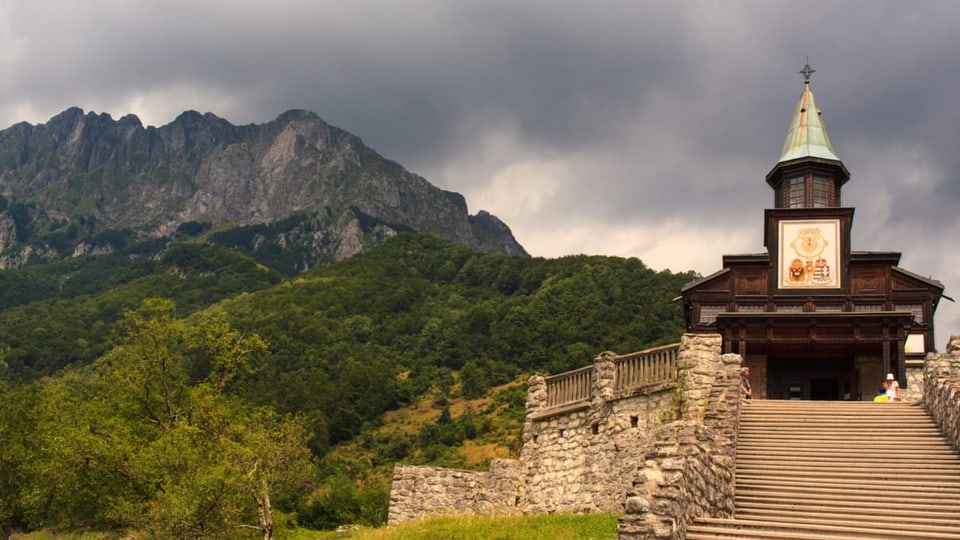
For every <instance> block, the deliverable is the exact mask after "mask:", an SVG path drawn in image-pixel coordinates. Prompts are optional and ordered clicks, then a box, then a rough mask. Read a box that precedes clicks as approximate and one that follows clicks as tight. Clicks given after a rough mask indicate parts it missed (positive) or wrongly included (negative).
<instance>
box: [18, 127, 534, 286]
mask: <svg viewBox="0 0 960 540" xmlns="http://www.w3.org/2000/svg"><path fill="white" fill-rule="evenodd" d="M292 216H305V217H304V218H303V219H294V220H292V221H290V223H291V227H292V229H289V230H284V229H283V227H282V226H276V224H277V223H283V222H284V220H288V221H289V218H291V217H292ZM187 223H204V224H206V225H208V226H209V227H212V228H213V229H214V230H221V231H222V230H223V229H225V228H229V227H235V226H236V227H244V226H245V227H250V226H253V225H269V226H270V227H269V233H270V234H271V235H272V236H270V237H263V238H261V239H260V241H261V242H263V241H268V242H275V243H277V244H278V245H283V244H284V243H285V242H288V241H292V240H294V238H293V237H295V239H296V240H297V241H298V242H299V245H301V247H306V246H309V247H308V248H307V251H308V252H309V253H306V254H305V255H304V256H305V257H306V258H308V259H310V260H309V261H308V260H304V262H303V264H302V265H300V267H299V270H303V269H306V268H307V267H309V266H311V265H312V264H315V263H317V262H324V261H327V260H338V259H340V258H343V257H346V256H349V255H352V254H355V253H357V252H360V251H364V250H366V249H369V248H371V247H373V246H375V245H377V244H378V243H379V242H380V241H382V240H383V239H384V238H386V237H389V236H391V235H393V234H396V233H397V232H399V231H403V230H412V231H421V232H433V233H436V234H439V235H441V236H444V237H446V238H449V239H451V240H454V241H456V242H460V243H463V244H465V245H468V246H471V247H473V248H475V249H477V250H480V251H485V252H496V253H505V254H510V255H526V252H525V251H524V249H523V248H522V247H521V246H520V245H519V244H518V243H517V241H516V240H515V239H514V237H513V235H512V234H511V232H510V230H509V228H508V227H507V226H506V225H505V224H503V222H501V221H500V220H498V219H497V218H496V217H495V216H493V215H491V214H489V213H487V212H483V211H481V212H480V213H479V214H477V215H475V216H471V215H469V214H468V213H467V205H466V202H465V200H464V198H463V197H462V196H461V195H460V194H458V193H453V192H449V191H444V190H441V189H439V188H437V187H435V186H433V185H431V184H430V183H429V182H427V181H426V180H425V179H424V178H422V177H420V176H417V175H415V174H412V173H410V172H408V171H406V170H404V169H403V167H401V166H400V165H399V164H397V163H395V162H393V161H390V160H388V159H385V158H383V157H382V156H380V155H379V154H377V153H376V152H374V151H373V150H371V149H370V148H368V147H366V146H365V145H364V144H363V142H362V141H361V140H360V139H359V138H358V137H356V136H354V135H351V134H350V133H347V132H345V131H343V130H340V129H338V128H335V127H333V126H330V125H328V124H327V123H325V122H324V121H323V120H321V119H320V118H319V117H318V116H317V115H316V114H314V113H311V112H307V111H298V110H294V111H288V112H286V113H284V114H282V115H280V116H279V117H278V118H277V119H276V120H274V121H272V122H269V123H267V124H262V125H245V126H235V125H233V124H230V123H229V122H227V121H226V120H223V119H221V118H218V117H217V116H215V115H213V114H209V113H208V114H200V113H197V112H194V111H188V112H185V113H183V114H181V115H180V116H179V117H178V118H177V119H176V120H174V121H173V122H172V123H170V124H167V125H165V126H162V127H159V128H155V127H144V126H143V125H142V124H141V122H140V120H139V119H138V118H137V117H136V116H133V115H127V116H124V117H123V118H121V119H119V120H116V121H115V120H113V119H112V118H111V117H110V115H107V114H99V115H98V114H94V113H87V114H85V113H84V112H83V111H82V110H80V109H77V108H72V109H68V110H66V111H64V112H63V113H61V114H59V115H57V116H55V117H53V118H51V119H50V120H49V121H48V122H47V123H46V124H40V125H30V124H27V123H20V124H16V125H14V126H12V127H10V128H8V129H6V130H3V131H0V265H3V266H12V265H19V264H22V263H23V262H25V261H26V260H27V259H29V258H30V257H38V256H40V257H43V258H49V257H53V256H56V255H57V254H61V255H63V254H65V253H67V252H69V253H70V254H75V253H78V252H80V253H82V252H86V251H88V250H90V249H97V248H98V246H97V245H96V244H98V242H99V244H103V240H104V238H103V236H104V232H105V231H126V232H127V233H128V234H136V235H140V236H165V235H170V234H173V233H174V232H176V231H177V229H178V227H181V226H182V225H183V224H187ZM304 223H309V224H310V226H309V227H306V228H304ZM293 229H296V230H295V231H294V230H293ZM289 235H293V237H288V236H289ZM107 236H108V238H107V240H109V236H110V235H107ZM306 237H308V241H305V240H304V238H306ZM100 247H101V248H102V245H101V246H100Z"/></svg>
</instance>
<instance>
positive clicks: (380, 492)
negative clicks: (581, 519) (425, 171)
mask: <svg viewBox="0 0 960 540" xmlns="http://www.w3.org/2000/svg"><path fill="white" fill-rule="evenodd" d="M118 256H120V255H118V254H117V253H114V254H110V255H106V256H101V257H86V258H81V259H78V260H73V261H71V262H69V263H58V264H64V265H72V266H69V267H68V266H64V267H61V268H59V269H57V268H53V267H40V266H27V267H24V268H23V269H19V270H7V271H2V272H0V285H3V289H2V292H0V308H2V311H0V351H2V353H0V354H2V360H3V361H4V362H5V364H0V366H5V369H4V371H3V379H4V382H3V384H2V385H0V391H2V392H3V393H4V395H3V396H0V398H2V399H0V440H2V441H3V444H0V471H2V472H0V523H3V525H4V526H5V527H6V528H7V530H10V529H32V528H40V527H65V528H80V527H84V528H93V529H112V530H121V529H123V530H130V529H134V530H140V531H155V532H156V533H157V534H159V535H162V534H163V533H169V532H170V531H169V530H166V529H163V530H161V529H162V527H161V526H160V525H159V524H160V523H163V524H169V523H171V520H173V522H176V523H180V524H181V526H182V527H183V529H182V531H188V532H189V531H196V530H211V531H212V530H223V529H218V527H230V524H231V523H240V522H242V523H245V524H250V525H253V526H255V527H259V528H260V529H261V530H262V528H263V527H265V525H264V524H263V523H262V521H261V522H258V517H257V516H258V515H262V513H258V506H259V510H262V508H263V504H264V501H265V500H266V501H267V504H269V501H270V500H272V501H273V505H274V506H273V508H274V514H276V515H277V516H280V517H283V519H285V520H292V521H297V522H299V523H300V524H302V525H306V526H312V527H318V528H319V527H330V526H335V525H337V524H339V523H345V522H368V523H377V522H378V520H379V521H382V520H383V519H385V517H386V516H385V514H384V510H385V505H386V494H387V486H386V483H385V482H386V480H385V476H384V475H385V471H388V470H389V466H390V464H391V463H392V461H396V460H405V461H416V462H446V461H445V460H449V454H448V453H446V452H445V450H444V449H445V448H451V447H457V446H459V445H462V444H465V443H466V442H468V441H470V440H476V439H480V438H482V437H484V436H488V437H489V436H490V434H491V433H493V432H496V431H497V423H498V422H499V421H500V420H498V419H499V418H501V417H507V416H510V415H512V417H513V418H514V419H515V420H516V419H517V418H518V416H517V415H518V414H522V403H523V396H524V394H525V388H524V387H523V385H522V383H518V381H522V380H523V379H522V377H523V376H524V375H526V374H529V373H532V372H550V373H555V372H560V371H565V370H568V369H572V368H575V367H579V366H582V365H585V364H587V363H589V362H590V361H591V360H592V358H593V356H595V355H596V353H598V352H600V351H603V350H613V351H617V352H630V351H634V350H639V349H642V348H645V347H648V346H653V345H659V344H663V343H668V342H673V341H676V340H677V339H678V338H679V336H680V334H681V332H682V331H683V326H684V325H683V320H682V309H681V306H680V305H679V304H678V303H675V302H672V299H673V298H675V297H676V296H677V295H678V293H679V290H680V288H681V287H682V286H683V285H684V284H686V283H687V282H689V281H691V280H692V279H694V278H695V277H696V276H694V275H693V274H691V273H682V274H674V273H671V272H669V271H663V272H656V271H653V270H651V269H649V268H646V267H645V266H644V265H643V263H642V262H640V261H639V260H636V259H624V258H617V257H599V256H571V257H564V258H560V259H541V258H520V257H510V256H504V255H491V254H479V253H476V252H474V251H471V250H470V249H468V248H465V247H462V246H460V245H457V244H454V243H452V242H449V241H446V240H442V239H440V238H439V237H436V236H432V235H427V234H400V235H398V236H397V237H395V238H393V239H391V240H389V241H387V242H386V243H385V244H384V245H383V246H381V247H379V248H377V249H375V250H373V251H371V252H369V253H366V254H361V255H358V256H355V257H353V258H350V259H347V260H345V261H341V262H339V263H337V264H334V265H332V266H329V267H325V268H322V269H318V270H315V271H312V272H309V273H307V274H304V275H301V276H299V277H296V278H293V279H282V278H281V277H280V275H279V274H278V273H276V272H274V271H272V270H269V269H267V268H264V267H263V266H262V265H258V264H257V263H256V262H255V261H253V260H252V259H250V258H248V257H246V256H244V255H240V254H238V253H235V252H232V251H230V250H228V249H226V248H222V247H214V246H207V245H203V244H198V243H179V244H174V245H173V246H172V247H171V248H169V249H167V250H165V251H164V252H163V254H162V255H161V256H159V257H142V258H137V257H135V256H134V255H133V254H129V253H128V254H126V255H123V256H122V257H123V258H122V259H115V258H112V257H118ZM131 257H132V258H131ZM123 261H126V263H123ZM131 261H132V262H131ZM14 290H16V291H17V292H15V293H14V292H11V291H14ZM155 297H163V298H164V299H163V300H160V299H157V298H155ZM511 382H513V384H512V385H511V384H508V383H511ZM500 385H505V386H500ZM496 387H499V388H497V390H496V391H493V389H494V388H496ZM424 400H426V401H424ZM469 400H474V401H469ZM455 401H456V402H457V403H460V404H463V403H467V405H466V406H465V408H464V407H460V408H456V407H452V406H451V405H452V404H453V403H454V402H455ZM423 403H428V404H429V405H430V406H431V407H435V408H436V414H435V415H433V416H431V417H430V420H429V422H427V423H425V424H424V425H423V426H419V427H418V426H413V427H408V428H407V429H405V430H392V431H390V433H389V434H388V433H386V432H383V431H377V429H378V426H383V425H384V423H385V422H388V417H389V416H390V415H395V413H390V415H387V416H385V413H388V412H389V411H396V410H399V409H402V408H404V407H408V406H411V405H416V404H421V405H422V404H423ZM481 406H483V407H484V409H483V410H480V409H479V407H481ZM58 411H70V414H63V413H62V412H58ZM502 415H505V416H502ZM66 434H69V435H66ZM516 435H518V433H517V432H516V431H514V432H512V435H499V436H501V437H504V436H513V437H515V436H516ZM271 441H273V442H271ZM505 444H506V445H508V446H509V445H510V444H512V443H510V442H509V441H508V442H506V443H505ZM338 448H339V449H346V448H349V449H350V450H349V451H343V450H338ZM135 449H142V450H135ZM187 450H189V451H187ZM273 450H277V452H274V451H273ZM308 454H309V456H312V465H310V464H309V461H305V459H306V457H308ZM171 456H180V457H181V458H180V459H179V461H178V460H176V459H173V458H172V457H171ZM211 456H220V457H217V458H216V459H213V458H212V457H211ZM344 456H352V457H351V458H350V460H348V461H344ZM244 467H247V468H246V470H244ZM53 471H59V472H56V473H55V472H53ZM44 486H46V487H44ZM212 486H219V487H218V488H217V489H220V490H226V491H230V493H231V497H226V496H224V497H216V496H214V495H211V493H212V492H211V490H213V489H214V488H213V487H212ZM214 491H216V490H214ZM226 491H224V492H223V493H226ZM237 492H242V493H247V496H246V497H239V498H236V500H234V498H232V496H233V495H235V494H236V493H237ZM269 494H272V495H273V496H272V498H271V497H267V496H266V495H269ZM250 495H253V496H250ZM243 501H247V503H246V504H245V503H244V502H243ZM255 501H256V502H255ZM204 504H205V505H207V506H206V507H205V508H208V511H207V512H206V513H202V515H200V514H197V511H196V509H197V508H199V507H202V506H203V505H204ZM198 505H199V506H198ZM191 509H192V510H191ZM165 526H167V525H164V527H165ZM158 527H159V528H158ZM182 531H181V532H182ZM177 534H180V533H177ZM183 534H187V533H183Z"/></svg>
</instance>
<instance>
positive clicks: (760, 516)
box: [737, 504, 958, 530]
mask: <svg viewBox="0 0 960 540" xmlns="http://www.w3.org/2000/svg"><path fill="white" fill-rule="evenodd" d="M880 516H882V517H883V519H884V520H887V521H890V522H892V523H903V522H904V521H905V520H907V519H915V514H913V513H910V512H906V511H900V510H896V509H889V508H888V509H886V510H884V512H883V513H882V514H880ZM737 518H738V519H756V520H762V521H787V522H794V521H798V522H799V521H810V520H817V521H826V522H829V523H858V524H865V525H867V526H869V525H873V524H875V523H876V522H877V519H878V515H877V514H873V513H863V514H853V513H850V512H843V511H833V510H829V509H828V510H820V511H818V512H816V514H814V515H811V514H810V512H806V511H803V510H797V509H793V508H784V507H783V506H781V505H772V504H771V505H749V506H745V507H743V508H738V509H737ZM956 524H957V517H956V515H955V514H953V513H952V512H947V513H935V512H927V513H926V514H924V515H923V516H922V519H921V520H920V521H919V523H912V524H911V526H912V527H918V526H933V527H945V528H948V529H953V530H958V528H957V526H956Z"/></svg>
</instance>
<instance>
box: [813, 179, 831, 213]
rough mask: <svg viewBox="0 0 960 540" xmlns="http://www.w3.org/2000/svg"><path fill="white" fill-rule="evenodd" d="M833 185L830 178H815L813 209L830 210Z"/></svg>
mask: <svg viewBox="0 0 960 540" xmlns="http://www.w3.org/2000/svg"><path fill="white" fill-rule="evenodd" d="M832 186H833V183H832V182H831V181H830V179H829V178H823V177H820V176H814V177H813V207H814V208H828V207H829V206H830V192H831V191H832V190H831V187H832Z"/></svg>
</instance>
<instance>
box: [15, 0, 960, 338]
mask: <svg viewBox="0 0 960 540" xmlns="http://www.w3.org/2000/svg"><path fill="white" fill-rule="evenodd" d="M958 27H960V2H956V1H939V2H938V1H910V2H906V1H881V0H862V1H847V2H836V1H811V0H807V1H789V2H787V1H783V2H776V1H771V0H757V1H739V2H738V1H730V0H726V1H723V2H717V1H703V2H699V1H666V0H665V1H661V2H649V1H638V0H624V1H596V2H583V1H572V0H570V1H566V0H562V1H561V0H555V1H524V0H503V1H501V0H477V1H471V2H465V1H459V0H420V1H416V0H378V1H371V0H343V1H322V0H270V1H269V2H267V1H261V2H258V1H251V2H238V1H236V0H140V1H128V0H84V1H83V2H78V1H74V0H0V129H2V128H6V127H8V126H10V125H12V124H14V123H16V122H19V121H24V120H25V121H28V122H31V123H43V122H46V121H47V120H49V119H50V118H51V117H52V116H55V115H56V114H58V113H59V112H61V111H63V110H64V109H66V108H68V107H71V106H77V107H80V108H82V109H84V110H85V111H88V112H89V111H93V112H97V113H109V114H110V115H112V116H113V117H114V118H115V119H118V118H120V117H121V116H123V115H125V114H128V113H133V114H135V115H137V116H138V117H140V119H141V121H143V123H144V124H147V125H154V126H161V125H164V124H166V123H169V122H170V121H172V120H173V119H174V118H175V117H176V116H177V115H178V114H180V113H181V112H183V111H185V110H197V111H200V112H211V113H214V114H216V115H217V116H220V117H222V118H224V119H226V120H228V121H230V122H232V123H234V124H238V125H239V124H247V123H264V122H269V121H271V120H273V119H274V118H276V117H277V116H279V115H280V114H281V113H283V112H284V111H286V110H289V109H307V110H311V111H313V112H316V113H317V114H318V115H320V117H322V118H323V119H324V120H326V121H327V122H329V123H331V124H333V125H335V126H338V127H340V128H343V129H345V130H347V131H349V132H351V133H353V134H355V135H358V136H359V137H361V138H362V139H363V140H364V142H366V144H367V145H369V146H371V147H372V148H373V149H375V150H376V151H378V152H379V153H380V154H382V155H384V156H386V157H388V158H390V159H393V160H395V161H397V162H399V163H401V164H402V165H403V166H405V167H406V168H407V169H409V170H411V171H413V172H415V173H417V174H420V175H421V176H423V177H425V178H426V179H427V180H429V181H430V182H432V183H433V184H435V185H437V186H439V187H441V188H444V189H448V190H451V191H457V192H459V193H462V194H463V195H464V196H465V197H466V199H467V202H468V204H469V207H470V212H471V213H474V214H475V213H476V212H477V211H479V210H487V211H489V212H491V213H493V214H495V215H497V216H498V217H500V218H501V219H502V220H503V221H504V222H505V223H507V225H509V226H510V228H511V229H512V230H513V232H514V235H515V236H516V237H517V239H518V240H519V242H520V243H521V244H522V245H523V246H524V247H525V248H526V249H527V251H528V252H530V253H531V254H532V255H534V256H542V257H559V256H562V255H567V254H578V253H585V254H600V255H615V256H622V257H631V256H632V257H638V258H640V259H641V260H643V261H644V262H645V263H646V264H647V265H649V266H651V267H653V268H656V269H667V268H668V269H670V270H673V271H683V270H696V271H697V272H700V273H701V274H703V275H707V274H710V273H713V272H714V271H716V270H719V269H720V267H721V257H722V256H723V254H726V253H731V254H736V253H759V252H763V250H764V248H763V239H762V236H761V232H762V228H763V210H764V209H765V208H768V207H772V206H773V193H772V190H771V189H770V188H769V187H768V186H767V184H766V183H765V181H764V177H765V175H766V173H767V172H769V170H770V169H771V168H772V167H773V165H774V163H775V162H776V160H777V158H778V157H779V153H780V150H781V147H782V145H783V142H784V138H785V135H786V129H787V125H788V122H789V120H790V117H791V115H792V112H793V108H794V106H795V104H796V102H797V100H798V98H799V97H800V93H801V92H802V90H803V78H802V76H801V75H799V74H798V73H797V71H799V70H800V69H801V68H802V67H803V65H804V63H805V61H806V58H807V57H809V59H810V64H811V66H812V67H813V68H814V69H815V70H816V73H814V74H813V77H812V84H811V88H812V89H813V91H814V94H815V95H816V98H817V103H818V105H819V106H820V108H821V110H822V111H823V117H824V121H825V124H826V126H827V130H828V132H829V134H830V138H831V141H832V142H833V146H834V149H835V150H836V152H837V154H838V155H839V156H840V158H841V159H842V160H843V162H844V164H845V165H846V166H847V168H848V169H849V170H850V172H851V175H852V176H851V179H850V182H849V183H847V184H846V186H845V187H844V190H843V193H842V196H843V201H842V202H843V205H844V206H848V207H850V206H852V207H855V208H856V213H855V216H854V223H853V249H855V250H862V251H897V252H902V253H903V257H902V259H901V264H900V265H901V266H902V267H904V268H906V269H907V270H910V271H912V272H914V273H917V274H920V275H922V276H925V277H932V278H934V279H937V280H940V281H941V282H943V283H944V285H945V286H946V294H947V295H950V296H953V297H957V298H958V299H960V250H958V249H957V243H958V242H957V239H958V238H960V219H958V209H960V205H958V203H960V182H958V180H957V178H956V177H955V175H956V174H957V172H958V171H960V37H958V33H957V32H958V31H957V28H958ZM937 329H938V331H937V345H938V347H940V348H943V346H944V344H945V343H946V340H947V338H948V336H949V335H950V334H951V333H956V334H960V309H958V306H957V304H955V303H952V302H950V301H947V300H944V301H942V302H941V304H940V309H939V311H938V321H937Z"/></svg>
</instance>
